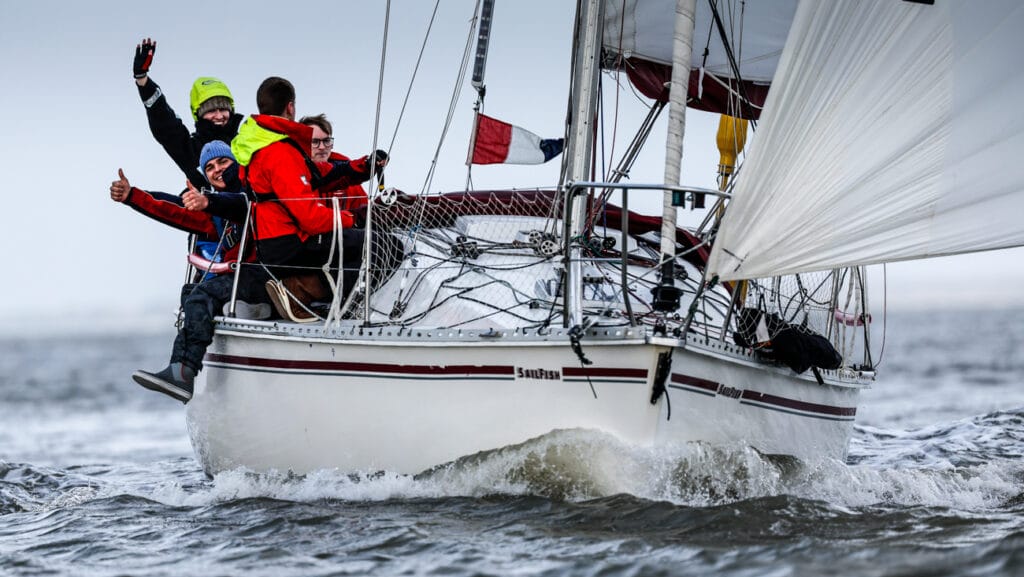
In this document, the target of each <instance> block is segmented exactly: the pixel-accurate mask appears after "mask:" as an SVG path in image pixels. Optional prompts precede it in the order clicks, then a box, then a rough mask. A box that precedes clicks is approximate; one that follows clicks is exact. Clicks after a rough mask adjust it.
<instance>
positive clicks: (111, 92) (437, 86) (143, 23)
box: [0, 0, 1024, 326]
mask: <svg viewBox="0 0 1024 577" xmlns="http://www.w3.org/2000/svg"><path fill="white" fill-rule="evenodd" d="M574 4H575V2H573V1H571V0H556V1H551V0H544V1H541V0H516V1H515V2H512V1H502V0H499V2H498V6H497V8H496V11H495V21H494V26H493V35H492V41H491V53H490V58H489V60H488V66H487V79H486V81H487V86H488V92H487V102H486V108H485V110H486V112H487V113H488V114H490V115H492V116H496V117H498V118H500V119H502V120H506V121H508V122H511V123H513V124H516V125H518V126H521V127H523V128H526V129H527V130H530V131H532V132H535V133H537V134H539V135H541V136H543V137H558V136H561V135H562V132H563V122H564V116H565V109H566V91H567V87H568V79H567V75H568V64H569V46H570V35H571V31H572V22H571V19H572V10H573V6H574ZM384 6H385V4H384V2H383V0H381V1H380V2H323V1H321V2H315V3H313V2H304V1H293V2H286V3H282V2H257V1H250V2H219V3H209V2H191V1H176V2H147V1H138V0H136V1H134V2H78V3H69V2H56V1H52V0H50V1H48V0H41V1H35V2H13V1H4V2H0V26H2V28H3V33H2V34H0V73H2V75H3V78H4V79H5V88H4V90H2V91H0V109H2V110H4V111H5V112H6V119H5V128H6V130H5V133H6V134H5V136H6V137H5V138H4V139H3V144H2V146H3V153H2V154H0V163H2V165H0V167H2V169H3V176H4V183H5V189H6V190H5V195H4V197H5V200H6V206H5V210H2V211H0V231H2V232H0V235H2V239H3V247H4V249H5V250H4V258H5V260H6V263H7V267H6V268H7V270H8V276H7V279H8V280H7V282H6V283H4V289H3V292H2V294H3V296H4V298H3V299H2V300H0V326H2V324H4V323H6V324H7V325H8V326H13V325H14V324H17V323H20V322H23V321H24V320H25V319H26V318H29V317H31V318H35V319H40V320H41V322H43V323H54V324H62V323H61V321H60V319H61V318H62V317H63V318H65V319H66V318H68V315H72V316H73V317H74V318H77V319H83V320H85V319H89V318H91V317H93V316H95V314H102V316H103V317H104V318H106V319H108V324H113V325H117V324H118V323H122V322H125V320H126V319H130V318H131V317H133V316H135V315H140V316H146V317H148V318H152V317H153V316H155V317H157V318H158V319H161V320H160V322H164V321H166V322H168V323H169V322H170V321H171V319H172V318H173V317H172V315H173V311H174V310H175V309H176V306H177V298H178V296H177V295H178V291H179V287H180V284H181V282H182V280H183V277H184V267H185V247H186V244H185V242H186V241H185V235H184V234H182V233H180V232H177V231H174V230H172V229H169V228H168V227H165V226H163V225H160V224H158V223H156V222H154V221H150V220H148V219H146V218H144V217H142V216H141V215H138V214H137V213H135V212H134V211H132V210H131V209H129V208H127V207H125V206H122V205H117V204H114V203H113V202H111V201H110V200H109V196H108V190H107V189H108V187H109V185H110V182H111V181H112V180H113V179H114V178H115V177H116V175H117V169H118V168H119V167H120V168H123V169H124V171H125V174H126V175H127V177H128V179H129V180H130V181H131V183H132V184H133V185H137V186H139V187H141V188H147V189H153V190H162V191H168V192H177V191H179V190H180V189H181V188H182V187H183V185H184V176H183V175H182V174H181V173H180V172H179V171H178V169H177V168H176V167H175V166H174V165H173V163H172V162H171V160H170V159H169V158H168V157H167V155H166V154H165V153H164V151H163V150H162V149H161V148H160V146H159V145H158V144H157V143H156V142H155V141H154V140H153V138H152V136H151V135H150V133H149V129H148V126H147V124H146V115H145V111H144V109H143V106H142V104H141V102H140V100H139V97H138V92H137V90H136V88H135V84H134V82H133V79H132V74H131V64H132V57H133V53H134V48H135V45H136V44H137V43H138V42H139V41H140V40H141V39H142V38H144V37H147V36H148V37H152V38H153V39H155V40H156V41H157V43H158V48H157V51H156V56H155V59H154V64H153V67H152V70H151V77H152V78H153V79H154V80H155V81H156V82H157V83H158V84H159V85H160V86H161V87H162V89H163V91H164V93H165V94H166V95H167V97H168V99H169V101H170V103H171V106H172V107H173V108H174V109H175V110H176V111H177V112H178V114H179V116H181V117H182V118H183V119H185V121H186V124H187V125H188V126H189V127H190V128H191V126H192V123H191V115H190V112H189V108H188V92H189V88H190V87H191V84H192V81H193V80H194V79H195V78H196V77H198V76H215V77H218V78H220V79H222V80H223V81H224V82H225V83H226V84H227V85H228V86H229V87H230V89H231V91H232V93H233V94H234V97H235V103H236V109H237V110H238V111H239V112H241V113H252V112H255V92H256V87H257V86H258V85H259V83H260V82H261V81H262V80H263V79H264V78H265V77H267V76H270V75H277V76H283V77H286V78H288V79H289V80H291V81H292V82H293V84H294V85H295V87H296V90H297V93H298V96H297V99H296V100H297V102H296V105H297V110H298V114H299V115H306V114H317V113H320V112H325V113H327V115H328V117H329V118H330V119H331V120H332V121H333V123H334V126H335V137H336V143H335V150H337V151H339V152H343V153H345V154H349V155H350V156H358V155H362V154H365V153H366V152H368V151H369V150H370V149H371V146H372V142H373V127H374V116H375V107H376V98H377V81H378V71H379V63H380V52H381V41H382V30H383V23H384ZM432 8H433V2H430V1H428V0H396V1H395V2H393V7H392V18H391V26H390V31H389V35H390V40H389V45H388V62H387V65H386V73H385V80H384V91H383V103H382V109H381V120H380V134H379V136H378V142H379V145H378V146H379V147H380V148H389V145H390V143H391V139H392V137H393V136H395V137H396V140H395V141H394V146H393V147H391V153H392V162H391V164H390V166H389V167H388V173H387V183H388V185H389V186H396V187H398V188H400V189H402V190H404V191H406V192H409V193H415V192H418V191H420V190H421V189H422V188H423V185H424V179H425V177H426V174H427V171H428V170H429V168H430V163H431V159H432V158H433V155H434V151H435V149H436V147H437V146H438V139H439V137H440V134H441V130H442V128H443V121H444V117H445V115H446V112H447V109H448V103H449V100H450V97H451V95H452V91H453V89H454V87H455V79H456V74H457V72H458V68H459V60H460V58H461V54H462V50H463V47H464V45H465V41H466V37H467V34H468V33H469V20H470V17H471V15H472V9H473V2H472V0H443V1H442V3H441V7H440V10H439V12H438V15H437V21H436V22H435V25H434V30H433V32H432V35H431V40H430V44H429V45H428V47H427V51H426V53H425V54H424V56H423V61H422V64H421V68H420V71H419V74H418V77H417V79H416V83H415V85H414V86H413V89H412V95H411V97H410V101H409V106H408V109H407V110H406V112H405V116H404V118H403V119H402V121H401V125H400V126H398V129H397V133H396V122H397V121H398V116H399V111H400V109H401V104H402V100H403V98H404V97H405V93H406V90H407V88H408V86H409V79H410V75H411V74H412V70H413V66H414V64H415V61H416V58H417V56H418V54H419V49H420V45H421V43H422V40H423V36H424V34H425V32H426V26H427V23H428V21H429V18H430V12H431V10H432ZM608 80H611V79H608V78H606V82H607V81H608ZM474 98H475V93H474V92H473V91H472V89H471V88H470V87H469V86H468V81H467V82H466V83H465V84H464V85H463V86H462V88H461V100H460V101H459V104H458V107H457V108H456V111H455V117H454V122H453V124H452V127H451V129H450V131H449V134H448V137H447V140H446V142H445V143H444V145H443V148H442V152H441V155H440V158H439V161H438V166H437V174H436V176H435V178H434V181H433V184H432V186H431V187H430V190H431V191H433V192H436V191H450V190H460V189H462V188H463V187H464V184H465V179H466V168H465V165H464V161H465V157H466V148H467V142H468V137H469V127H470V123H471V120H472V107H473V101H474ZM609 104H610V105H611V104H614V101H613V100H609ZM619 104H620V106H619V116H618V119H619V129H618V131H617V134H618V135H619V143H618V144H617V148H616V150H619V151H621V149H622V148H623V147H624V146H625V145H626V144H627V143H628V139H629V138H630V137H631V136H632V131H633V130H634V128H635V126H636V125H637V124H638V122H639V119H640V118H641V117H642V115H643V113H644V112H645V111H644V109H643V107H642V106H640V105H638V102H637V100H636V98H635V97H634V96H632V94H631V93H630V92H629V91H628V90H627V91H625V92H624V93H623V95H622V97H621V101H620V103H619ZM605 118H606V122H607V123H608V125H609V128H610V126H611V123H612V122H613V119H614V116H613V107H612V106H609V108H608V110H607V111H606V113H605ZM687 121H688V124H687V126H688V131H687V140H686V144H685V150H684V163H683V175H682V181H683V182H684V183H686V184H693V185H698V186H707V187H711V186H714V170H715V166H716V165H717V163H718V155H717V151H716V149H715V143H714V128H715V127H716V126H717V117H713V116H711V115H708V114H704V113H694V112H692V111H691V112H689V113H688V117H687ZM608 134H609V136H608V138H609V139H610V134H611V131H610V130H609V133H608ZM662 142H664V128H663V126H662V127H660V128H659V130H658V131H657V132H655V134H654V135H653V136H652V143H654V144H656V146H654V147H651V150H648V151H647V152H646V153H645V154H644V155H643V156H642V157H641V159H640V161H639V163H638V165H637V167H636V168H635V169H634V171H633V173H632V175H631V176H632V178H633V180H634V181H637V182H644V181H647V182H655V181H658V182H660V181H661V180H662V177H663V175H662V169H661V162H662V160H663V155H662V153H661V152H660V150H658V149H659V148H660V144H661V143H662ZM608 145H610V141H609V142H608ZM557 173H558V162H557V160H556V161H553V162H551V163H548V164H547V165H543V166H539V167H538V166H528V167H516V166H481V167H476V168H475V169H474V175H473V180H474V184H475V185H476V187H477V188H508V187H513V186H518V187H527V186H551V185H553V184H554V183H555V182H556V180H557ZM659 206H660V201H657V200H655V199H649V200H648V201H647V202H645V203H644V204H642V205H641V206H639V208H640V209H641V210H642V211H644V212H648V213H652V214H653V213H655V212H657V211H660V208H658V207H659ZM698 216H700V215H698ZM684 218H685V219H687V222H690V221H692V220H693V218H694V217H693V216H692V215H688V216H686V217H684ZM1022 281H1024V251H1022V250H1021V249H1014V250H1010V251H997V252H994V253H989V254H983V255H970V256H961V257H953V258H943V259H933V260H929V261H920V262H916V263H901V264H895V265H889V267H888V290H887V293H888V296H889V303H890V306H891V307H894V308H912V307H914V308H921V307H929V306H934V307H955V308H963V307H970V306H986V305H993V304H996V305H1006V304H1010V305H1015V306H1019V304H1018V303H1019V297H1018V296H1017V293H1018V292H1019V288H1018V287H1019V286H1021V284H1022ZM881 294H882V289H881V286H880V285H877V286H876V288H875V289H873V294H872V297H873V299H874V300H875V302H876V303H878V302H879V300H880V299H881Z"/></svg>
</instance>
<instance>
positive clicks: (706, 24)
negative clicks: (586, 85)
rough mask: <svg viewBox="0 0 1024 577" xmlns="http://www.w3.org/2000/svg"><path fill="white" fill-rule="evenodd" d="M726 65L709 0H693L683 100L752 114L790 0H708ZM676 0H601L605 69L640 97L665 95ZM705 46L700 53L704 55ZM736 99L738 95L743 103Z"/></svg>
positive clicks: (780, 40) (791, 7)
mask: <svg viewBox="0 0 1024 577" xmlns="http://www.w3.org/2000/svg"><path fill="white" fill-rule="evenodd" d="M714 3H715V5H716V6H717V11H718V14H719V19H720V21H721V25H722V29H723V30H725V33H726V35H727V37H728V38H729V40H730V42H729V44H730V45H731V47H732V50H733V56H734V60H735V61H736V64H737V66H738V68H739V77H740V78H739V80H740V81H741V82H738V81H737V78H736V74H735V73H734V71H733V68H732V65H731V63H730V61H729V56H728V53H727V51H726V48H725V45H724V44H723V43H722V39H721V34H720V33H719V28H718V25H717V23H716V22H715V21H714V18H713V16H712V10H711V3H710V2H708V0H698V2H697V14H696V18H695V27H694V34H693V55H692V57H691V59H690V61H691V63H692V64H691V73H690V86H689V91H688V95H687V96H688V102H687V104H688V106H690V107H691V108H697V109H700V110H708V111H711V112H719V113H724V114H731V115H733V116H743V117H746V118H757V116H758V115H759V114H760V111H761V107H762V106H763V104H764V100H765V97H766V96H767V94H768V86H769V83H770V82H771V79H772V77H773V76H774V74H775V68H776V67H777V65H778V62H779V56H780V55H781V53H782V47H783V45H784V44H785V41H786V34H787V33H788V32H789V26H790V23H791V22H792V20H793V13H794V12H795V10H796V0H747V1H745V2H733V1H722V0H715V2H714ZM675 5H676V0H605V11H604V40H603V42H602V44H603V48H604V52H605V54H606V55H608V56H607V57H606V59H605V67H611V68H615V67H618V68H622V69H624V70H625V71H626V73H627V74H628V76H629V79H630V81H631V82H632V83H633V84H634V86H636V87H637V89H638V90H640V92H642V93H643V94H644V95H645V96H647V97H648V98H652V99H655V100H662V101H667V100H668V89H667V87H666V84H665V83H666V82H668V81H669V79H670V78H671V77H672V34H673V22H674V15H675ZM705 50H706V52H707V53H706V54H705ZM740 97H743V98H745V99H746V101H749V102H746V101H744V100H743V99H741V98H740Z"/></svg>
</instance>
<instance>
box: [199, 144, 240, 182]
mask: <svg viewBox="0 0 1024 577" xmlns="http://www.w3.org/2000/svg"><path fill="white" fill-rule="evenodd" d="M214 158H230V159H231V160H235V155H234V154H231V147H230V146H228V144H227V143H226V142H224V141H223V140H211V141H210V142H207V143H206V145H204V146H203V151H202V152H200V153H199V173H200V174H206V163H207V162H210V161H211V160H213V159H214Z"/></svg>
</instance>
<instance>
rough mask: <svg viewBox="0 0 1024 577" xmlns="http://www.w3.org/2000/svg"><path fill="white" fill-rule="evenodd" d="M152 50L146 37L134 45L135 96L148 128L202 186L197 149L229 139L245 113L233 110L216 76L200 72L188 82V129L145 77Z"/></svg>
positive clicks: (172, 157) (203, 178)
mask: <svg viewBox="0 0 1024 577" xmlns="http://www.w3.org/2000/svg"><path fill="white" fill-rule="evenodd" d="M155 53H156V42H154V41H153V40H151V39H149V38H146V39H144V40H143V41H142V42H140V43H139V44H138V46H136V47H135V60H134V61H133V62H132V74H133V75H134V76H135V84H136V85H137V86H138V89H139V98H141V99H142V104H143V105H144V106H145V107H146V118H147V120H148V121H149V130H150V132H152V133H153V137H154V138H155V139H156V141H157V142H159V143H160V146H162V147H163V149H164V150H165V151H166V152H167V154H168V156H170V157H171V160H173V161H174V163H175V164H177V165H178V168H180V169H181V171H182V172H183V173H184V174H185V176H186V177H187V178H188V179H189V181H190V182H191V183H192V184H193V186H195V187H196V188H202V187H204V186H206V177H205V175H203V173H202V171H201V170H196V167H197V166H199V153H200V152H201V151H202V149H203V146H204V145H205V144H206V143H208V142H211V141H213V140H221V141H224V142H231V140H232V139H233V138H234V137H235V135H237V134H238V127H239V125H241V124H242V121H243V120H245V116H243V115H241V114H237V113H236V112H235V100H234V98H233V97H232V96H231V91H230V90H228V87H227V85H226V84H224V82H222V81H221V80H220V79H218V78H213V77H209V76H203V77H200V78H197V79H196V81H195V82H194V83H193V84H192V91H191V92H190V93H189V108H190V109H191V112H192V119H193V120H194V121H195V126H196V129H195V132H190V131H189V129H188V128H187V127H186V126H185V124H184V122H182V120H181V118H180V117H179V116H178V115H177V114H175V112H174V110H173V109H172V108H171V106H170V104H168V102H167V98H166V97H165V96H164V94H163V91H162V90H161V89H160V87H159V86H157V84H156V82H154V81H153V79H152V78H150V77H149V69H150V67H151V66H152V64H153V55H154V54H155Z"/></svg>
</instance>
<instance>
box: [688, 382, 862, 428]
mask: <svg viewBox="0 0 1024 577" xmlns="http://www.w3.org/2000/svg"><path fill="white" fill-rule="evenodd" d="M671 381H672V382H673V383H678V384H677V385H669V387H671V388H673V389H678V390H681V391H687V392H691V393H698V394H701V395H705V396H709V397H718V396H722V397H729V398H733V399H739V401H740V404H743V405H748V406H752V407H759V408H763V409H769V410H773V411H782V412H785V413H790V414H793V415H800V416H805V417H813V418H818V419H829V420H834V421H852V420H853V419H854V417H856V415H857V408H856V407H837V406H834V405H823V404H819V403H808V402H806V401H798V400H796V399H789V398H786V397H780V396H778V395H769V394H767V393H759V392H757V391H751V390H749V389H742V390H741V389H736V388H733V387H729V386H726V385H723V384H721V383H716V382H714V381H709V380H706V379H699V378H697V377H691V376H689V375H681V374H679V373H672V377H671Z"/></svg>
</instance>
